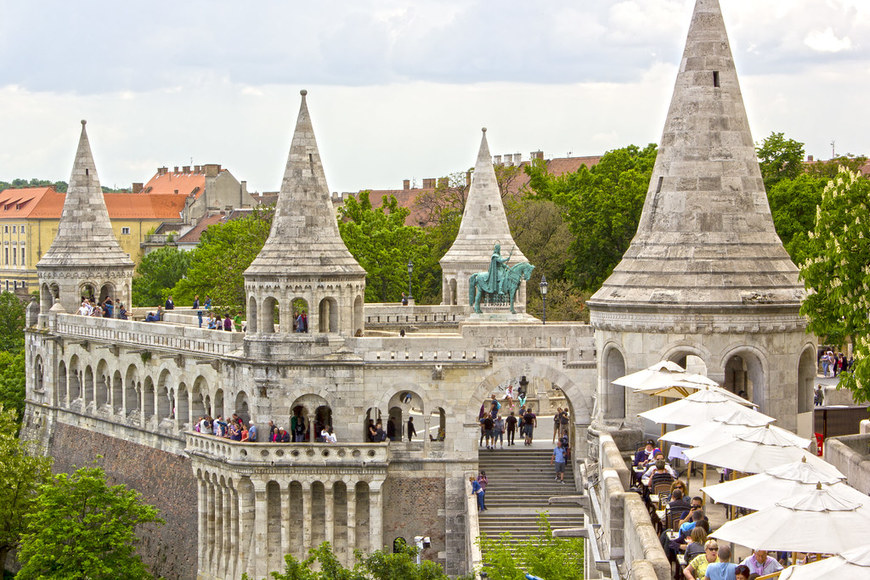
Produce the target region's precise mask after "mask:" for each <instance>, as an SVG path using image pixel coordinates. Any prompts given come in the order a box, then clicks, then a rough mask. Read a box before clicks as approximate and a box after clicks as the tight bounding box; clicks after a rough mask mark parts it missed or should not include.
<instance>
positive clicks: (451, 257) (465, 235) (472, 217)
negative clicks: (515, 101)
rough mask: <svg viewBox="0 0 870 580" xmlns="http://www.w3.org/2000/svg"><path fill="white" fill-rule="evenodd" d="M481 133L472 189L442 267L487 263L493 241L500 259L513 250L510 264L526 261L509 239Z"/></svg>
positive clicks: (492, 169) (497, 190)
mask: <svg viewBox="0 0 870 580" xmlns="http://www.w3.org/2000/svg"><path fill="white" fill-rule="evenodd" d="M481 131H482V132H483V135H482V136H481V139H480V151H479V152H478V154H477V163H475V165H474V173H473V175H472V179H471V188H470V190H469V192H468V199H467V200H466V201H465V211H464V212H463V213H462V223H461V224H460V225H459V233H458V234H457V235H456V240H455V241H454V242H453V245H452V246H450V249H449V250H448V251H447V253H446V254H444V257H443V258H441V265H442V267H443V266H445V265H447V264H449V263H452V262H459V263H468V262H480V263H482V264H487V263H489V260H490V256H491V255H492V248H493V246H494V245H495V243H496V242H499V243H501V248H502V255H503V256H506V255H507V253H508V252H510V251H511V250H513V254H512V255H511V264H515V263H517V262H522V261H525V260H526V257H525V256H524V255H523V253H522V252H521V251H520V249H519V248H517V247H516V244H515V243H514V239H513V236H511V230H510V227H509V226H508V220H507V215H505V211H504V204H503V203H502V200H501V193H500V192H499V189H498V181H497V180H496V177H495V169H494V168H493V166H492V156H491V155H490V154H489V145H488V144H487V142H486V127H484V128H483V129H481Z"/></svg>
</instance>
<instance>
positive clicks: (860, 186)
mask: <svg viewBox="0 0 870 580" xmlns="http://www.w3.org/2000/svg"><path fill="white" fill-rule="evenodd" d="M868 205H870V181H868V180H867V179H866V178H864V177H861V176H859V175H857V174H855V173H852V172H851V171H849V170H847V169H845V168H844V169H843V170H842V171H841V172H840V173H839V174H838V175H837V177H836V179H834V180H832V181H831V182H830V183H829V184H828V185H827V187H825V190H824V192H823V193H822V199H821V204H820V205H819V208H818V210H817V214H816V221H815V227H814V229H813V231H812V232H811V234H810V235H809V236H808V254H809V256H808V258H807V259H806V260H805V261H804V262H803V264H802V265H801V277H802V278H803V280H804V282H805V284H806V286H807V289H808V290H809V295H808V296H807V298H806V300H805V301H804V303H803V306H802V307H801V313H802V314H804V315H806V316H807V317H808V318H809V329H810V330H811V331H812V332H814V333H816V334H817V335H818V336H820V337H821V338H822V339H823V340H824V341H825V342H826V343H827V344H843V343H844V342H845V340H846V339H851V340H852V343H853V346H854V352H855V364H854V367H853V369H852V372H851V373H843V374H842V375H841V378H840V386H841V387H844V388H849V389H851V390H852V391H853V394H854V397H855V399H856V400H857V401H870V359H868V355H870V340H868V338H870V321H868V315H870V207H868Z"/></svg>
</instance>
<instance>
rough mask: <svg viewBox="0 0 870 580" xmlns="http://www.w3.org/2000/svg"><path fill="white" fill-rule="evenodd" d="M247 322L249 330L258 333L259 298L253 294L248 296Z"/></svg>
mask: <svg viewBox="0 0 870 580" xmlns="http://www.w3.org/2000/svg"><path fill="white" fill-rule="evenodd" d="M247 319H248V320H247V324H248V332H249V333H251V334H256V332H257V299H256V298H254V297H253V296H251V297H250V298H248V312H247Z"/></svg>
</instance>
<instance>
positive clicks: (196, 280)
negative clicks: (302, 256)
mask: <svg viewBox="0 0 870 580" xmlns="http://www.w3.org/2000/svg"><path fill="white" fill-rule="evenodd" d="M273 215H274V208H264V209H260V210H255V211H254V212H253V214H252V215H250V216H248V217H245V218H242V219H238V220H232V221H228V222H226V223H223V224H217V225H213V226H211V227H209V228H208V229H207V230H205V232H203V234H202V237H201V238H200V242H199V247H198V248H197V249H195V250H194V251H193V255H192V256H191V262H190V267H189V268H188V270H187V276H186V277H185V278H182V279H181V280H179V281H178V284H176V285H175V287H174V288H173V289H172V295H173V297H174V298H175V299H177V300H178V301H179V302H180V303H182V304H186V303H189V302H190V303H192V302H193V297H194V295H196V294H199V296H200V298H204V297H205V295H209V296H211V298H212V303H213V304H215V305H216V306H219V307H222V308H225V309H227V310H234V311H236V312H245V276H244V274H245V270H247V269H248V266H250V265H251V262H253V261H254V258H256V257H257V254H259V253H260V250H262V249H263V244H265V243H266V239H267V238H268V237H269V230H270V229H271V227H272V216H273Z"/></svg>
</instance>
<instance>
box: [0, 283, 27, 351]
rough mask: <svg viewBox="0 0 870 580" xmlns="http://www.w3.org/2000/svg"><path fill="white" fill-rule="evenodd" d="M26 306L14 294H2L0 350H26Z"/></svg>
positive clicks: (0, 300)
mask: <svg viewBox="0 0 870 580" xmlns="http://www.w3.org/2000/svg"><path fill="white" fill-rule="evenodd" d="M24 314H25V305H24V303H23V302H21V300H19V299H18V297H17V296H15V294H13V293H12V292H3V293H0V350H8V351H19V350H21V349H23V348H24V321H25V316H24Z"/></svg>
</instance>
